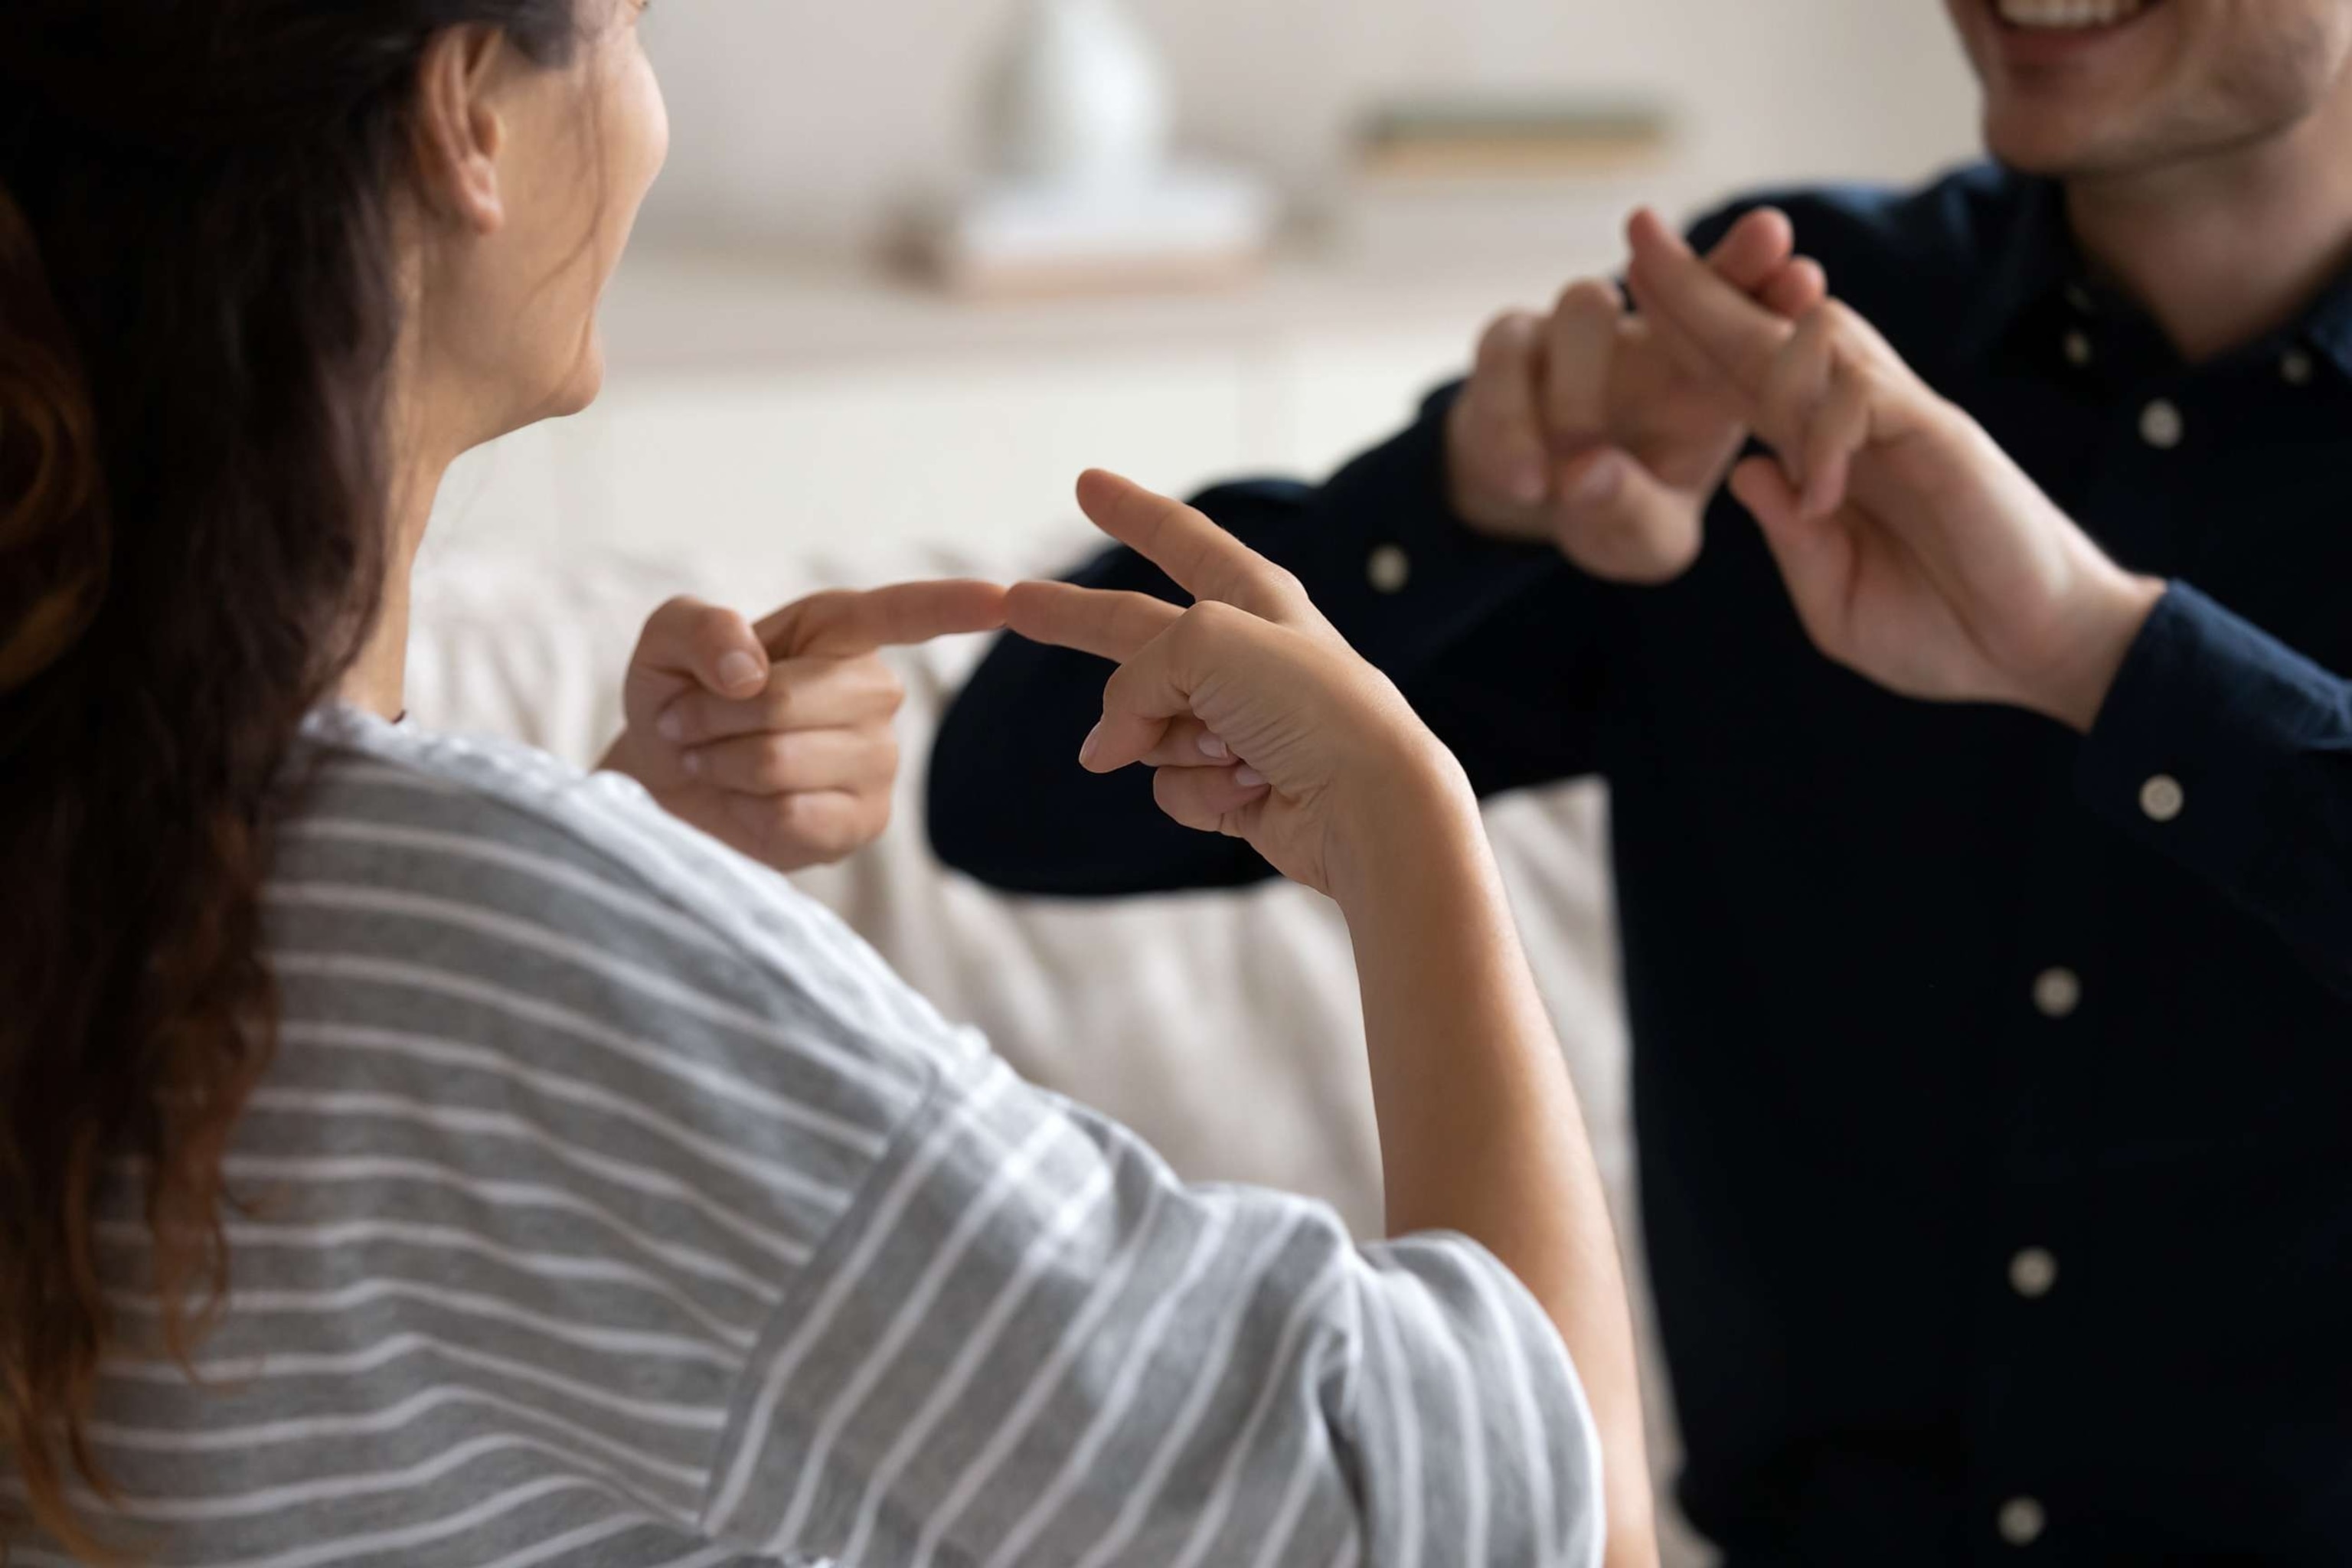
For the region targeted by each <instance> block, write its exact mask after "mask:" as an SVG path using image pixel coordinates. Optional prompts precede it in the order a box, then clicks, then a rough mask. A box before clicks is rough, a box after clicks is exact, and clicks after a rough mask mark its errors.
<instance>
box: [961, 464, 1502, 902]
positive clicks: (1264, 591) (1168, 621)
mask: <svg viewBox="0 0 2352 1568" xmlns="http://www.w3.org/2000/svg"><path fill="white" fill-rule="evenodd" d="M1078 504H1079V506H1080V507H1082V508H1083V509H1084V510H1085V511H1086V514H1087V517H1089V518H1091V519H1092V520H1093V521H1094V522H1095V524H1096V526H1097V527H1098V528H1100V529H1101V530H1102V531H1104V532H1105V533H1108V534H1109V535H1110V536H1111V537H1112V538H1113V539H1116V540H1118V541H1119V542H1121V543H1123V544H1126V545H1128V546H1129V547H1130V548H1131V549H1133V550H1134V551H1135V552H1137V553H1138V554H1140V555H1142V556H1143V557H1144V558H1145V559H1147V560H1149V561H1150V562H1151V563H1153V564H1154V565H1157V566H1158V567H1159V568H1160V570H1161V571H1163V572H1165V573H1167V574H1168V575H1169V576H1170V577H1171V578H1173V579H1174V580H1175V582H1176V584H1177V585H1178V586H1179V587H1181V588H1182V589H1183V590H1184V591H1185V592H1187V593H1189V594H1191V595H1192V596H1193V599H1194V601H1195V602H1194V604H1193V605H1192V607H1191V608H1190V609H1181V608H1179V607H1177V606H1176V605H1171V604H1168V603H1166V602H1164V601H1162V600H1160V599H1155V598H1152V597H1150V596H1149V595H1143V594H1125V593H1110V592H1106V591H1102V590H1098V589H1090V588H1079V587H1076V586H1073V585H1071V584H1066V583H1024V584H1019V585H1017V586H1016V587H1014V588H1013V591H1012V594H1011V595H1010V598H1009V600H1008V603H1007V606H1006V608H1007V616H1006V624H1007V625H1008V626H1011V628H1012V629H1013V631H1015V632H1018V633H1020V634H1021V635H1022V636H1023V637H1028V638H1030V639H1032V640H1033V641H1036V642H1042V643H1048V644H1052V645H1054V646H1055V647H1068V648H1076V649H1078V650H1080V651H1081V652H1085V653H1091V654H1095V655H1097V656H1098V657H1100V658H1108V659H1110V660H1112V661H1113V662H1115V663H1117V664H1118V666H1119V668H1118V671H1117V673H1115V674H1114V675H1112V677H1111V678H1110V682H1109V684H1108V686H1107V687H1106V688H1105V689H1104V692H1103V717H1102V722H1101V723H1100V724H1099V725H1098V726H1097V728H1096V730H1095V731H1094V732H1093V733H1092V734H1091V735H1089V736H1088V737H1087V741H1086V743H1085V746H1084V748H1083V750H1082V751H1081V752H1080V756H1079V761H1080V762H1081V763H1083V764H1084V765H1085V766H1086V767H1087V769H1088V770H1089V771H1091V772H1094V773H1113V772H1116V771H1117V770H1118V769H1120V768H1124V767H1129V766H1132V765H1134V764H1136V763H1142V764H1143V765H1145V766H1147V767H1150V768H1152V769H1153V770H1155V776H1154V781H1153V790H1152V792H1153V795H1154V798H1155V799H1157V800H1158V802H1159V804H1160V809H1161V810H1162V811H1165V812H1166V813H1167V814H1168V815H1169V816H1171V817H1173V818H1174V819H1175V820H1176V821H1178V822H1180V823H1182V824H1183V825H1184V826H1187V827H1192V828H1196V829H1199V830H1201V831H1202V832H1210V833H1223V834H1227V835H1230V836H1231V837H1236V838H1242V839H1245V840H1247V841H1248V842H1249V844H1250V846H1251V847H1253V848H1255V850H1257V852H1258V853H1259V854H1261V855H1263V856H1264V857H1265V858H1266V860H1267V861H1268V862H1269V863H1270V864H1271V865H1273V867H1274V868H1276V870H1278V871H1280V872H1281V873H1282V874H1283V875H1284V876H1286V877H1288V878H1289V879H1292V880H1293V881H1296V882H1302V883H1305V884H1306V885H1307V886H1308V887H1311V888H1315V889H1319V890H1320V891H1322V892H1325V893H1328V894H1330V895H1332V896H1333V897H1335V898H1337V899H1339V900H1340V901H1341V902H1342V903H1343V904H1345V903H1349V901H1350V900H1351V899H1353V898H1354V897H1355V896H1356V895H1357V894H1358V893H1359V892H1360V890H1361V888H1362V871H1363V868H1364V864H1365V857H1366V856H1367V855H1369V854H1370V853H1371V852H1373V851H1374V850H1375V849H1376V848H1377V847H1378V845H1379V844H1380V842H1381V840H1382V839H1383V838H1384V837H1387V836H1390V835H1393V834H1396V833H1400V832H1412V831H1413V830H1414V828H1415V826H1417V825H1418V824H1420V823H1422V822H1425V821H1426V820H1427V819H1428V816H1430V814H1433V813H1454V812H1462V811H1467V812H1470V813H1474V814H1475V809H1476V808H1475V801H1474V800H1473V797H1472V795H1471V793H1470V788H1469V784H1468V781H1467V780H1466V778H1465V776H1464V774H1463V773H1462V769H1461V767H1460V765H1459V764H1458V763H1455V762H1454V758H1453V755H1452V754H1451V753H1450V752H1447V751H1446V750H1445V748H1444V746H1443V745H1442V744H1440V743H1439V742H1438V741H1437V739H1436V737H1434V736H1433V735H1432V734H1431V733H1430V732H1429V731H1428V729H1427V727H1425V726H1424V725H1423V723H1422V722H1421V721H1420V720H1419V719H1418V718H1417V717H1415V716H1414V714H1413V711H1412V707H1411V706H1410V705H1409V704H1407V703H1406V701H1405V700H1404V698H1403V696H1402V694H1401V693H1400V692H1399V691H1398V690H1397V689H1396V687H1395V686H1394V685H1393V684H1392V683H1391V681H1390V680H1389V679H1388V678H1387V677H1386V676H1384V675H1382V674H1381V672H1380V671H1379V670H1377V669H1375V668H1372V667H1371V666H1370V665H1369V664H1367V663H1365V662H1364V660H1363V659H1362V658H1360V657H1359V656H1358V655H1357V653H1356V651H1355V650H1354V649H1353V648H1351V647H1349V646H1348V643H1347V639H1345V638H1344V637H1340V635H1339V633H1338V632H1337V631H1336V630H1334V629H1333V628H1332V626H1331V624H1330V623H1329V622H1328V621H1327V620H1325V619H1324V618H1323V616H1322V614H1321V612H1319V611H1318V610H1317V609H1316V607H1315V605H1314V604H1313V603H1312V602H1311V601H1310V600H1309V599H1308V598H1307V593H1306V590H1305V589H1303V588H1302V587H1300V586H1299V584H1298V580H1297V578H1296V577H1293V576H1292V575H1291V574H1289V573H1288V572H1286V571H1285V570H1284V569H1283V568H1281V567H1279V566H1276V565H1275V564H1274V563H1272V562H1270V561H1267V560H1266V559H1265V558H1264V557H1263V556H1261V555H1259V554H1257V553H1256V552H1254V551H1252V550H1251V549H1249V548H1248V547H1247V546H1246V545H1244V544H1243V543H1242V542H1240V541H1239V540H1237V539H1235V538H1234V537H1233V535H1231V534H1229V533H1227V532H1225V531H1224V530H1223V529H1221V528H1219V527H1218V526H1217V525H1216V524H1215V523H1214V522H1213V521H1210V520H1209V519H1208V518H1207V517H1204V516H1203V515H1202V514H1201V513H1200V512H1198V511H1195V510H1192V508H1191V507H1188V506H1185V505H1183V504H1181V502H1178V501H1174V500H1169V499H1168V498H1167V497H1165V496H1159V495H1154V494H1152V493H1151V492H1150V491H1149V490H1146V489H1142V488H1140V487H1139V486H1137V485H1135V484H1132V483H1130V482H1129V481H1128V480H1126V479H1119V478H1118V477H1117V476H1115V475H1111V474H1107V473H1102V472H1099V471H1097V472H1092V473H1088V474H1087V475H1086V476H1085V477H1084V478H1082V479H1080V480H1079V481H1078Z"/></svg>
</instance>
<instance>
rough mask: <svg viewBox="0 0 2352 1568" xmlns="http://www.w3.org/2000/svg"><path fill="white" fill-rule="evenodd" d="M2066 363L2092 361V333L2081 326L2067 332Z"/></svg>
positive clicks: (2079, 363) (2073, 363)
mask: <svg viewBox="0 0 2352 1568" xmlns="http://www.w3.org/2000/svg"><path fill="white" fill-rule="evenodd" d="M2065 348H2066V363H2068V364H2072V365H2085V364H2088V363H2091V334H2090V333H2088V332H2086V331H2083V330H2082V329H2081V328H2080V327H2077V328H2075V329H2074V331H2071V332H2068V333H2067V334H2066V343H2065Z"/></svg>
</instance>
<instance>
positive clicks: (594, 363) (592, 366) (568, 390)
mask: <svg viewBox="0 0 2352 1568" xmlns="http://www.w3.org/2000/svg"><path fill="white" fill-rule="evenodd" d="M603 393H604V340H603V339H602V338H600V337H598V336H597V335H595V334H594V333H593V332H591V333H590V335H589V338H588V342H586V343H585V344H584V345H583V347H582V349H581V351H580V357H579V359H578V360H577V361H575V362H574V363H573V364H572V368H571V370H570V371H568V372H567V373H565V374H564V376H563V379H562V381H561V382H560V383H559V384H557V386H556V388H555V390H554V392H553V393H552V394H551V395H549V396H548V398H547V399H546V401H545V402H543V403H541V405H540V407H539V412H538V413H537V414H536V415H534V416H532V419H533V422H534V423H536V422H537V421H539V420H541V419H569V418H571V417H572V416H573V415H575V414H582V413H585V412H586V411H587V410H588V409H589V408H590V407H591V406H592V405H593V404H594V403H595V401H596V399H597V398H598V397H599V396H601V395H603Z"/></svg>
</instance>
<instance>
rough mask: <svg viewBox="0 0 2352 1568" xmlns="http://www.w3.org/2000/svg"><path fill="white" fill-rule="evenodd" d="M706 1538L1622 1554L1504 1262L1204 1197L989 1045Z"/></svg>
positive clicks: (1181, 1556) (1061, 1558)
mask: <svg viewBox="0 0 2352 1568" xmlns="http://www.w3.org/2000/svg"><path fill="white" fill-rule="evenodd" d="M702 1522H703V1525H704V1528H706V1529H707V1530H709V1531H710V1532H711V1533H712V1534H714V1535H715V1536H718V1537H719V1538H720V1539H724V1540H727V1541H730V1542H734V1543H736V1544H738V1545H740V1546H743V1547H746V1548H749V1549H751V1550H754V1551H759V1552H768V1553H773V1554H777V1555H784V1556H808V1557H836V1558H839V1559H840V1560H842V1561H844V1562H867V1563H872V1562H889V1563H908V1564H911V1565H914V1568H928V1565H930V1564H957V1565H965V1564H971V1565H975V1568H980V1565H984V1568H1012V1565H1013V1564H1030V1563H1066V1564H1087V1565H1090V1568H1093V1565H1101V1564H1108V1563H1127V1562H1151V1563H1169V1564H1172V1565H1175V1568H1188V1565H1191V1564H1202V1563H1216V1564H1242V1565H1250V1564H1260V1565H1264V1564H1276V1563H1307V1564H1312V1565H1314V1568H1324V1565H1326V1564H1331V1563H1374V1564H1382V1565H1386V1564H1400V1565H1408V1568H1409V1565H1414V1564H1427V1565H1429V1568H1456V1565H1461V1564H1477V1563H1512V1564H1525V1563H1577V1564H1591V1563H1598V1562H1599V1561H1600V1558H1601V1539H1602V1534H1603V1531H1602V1521H1601V1487H1600V1474H1599V1443H1598V1438H1597V1436H1596V1435H1595V1432H1594V1429H1593V1426H1592V1421H1591V1414H1590V1412H1589V1410H1588V1408H1587V1406H1586V1404H1585V1401H1584V1398H1583V1394H1582V1392H1581V1389H1580V1385H1579V1384H1578V1381H1577V1378H1576V1375H1575V1373H1574V1371H1573V1369H1572V1368H1571V1366H1570V1363H1569V1360H1568V1356H1567V1353H1566V1352H1565V1350H1564V1349H1563V1347H1562V1345H1561V1342H1560V1341H1559V1336H1558V1334H1557V1332H1556V1331H1554V1329H1553V1328H1552V1326H1551V1324H1550V1323H1549V1321H1548V1320H1547V1319H1546V1318H1545V1317H1544V1316H1543V1314H1542V1313H1541V1311H1540V1310H1538V1307H1537V1305H1536V1303H1535V1301H1534V1300H1533V1298H1532V1297H1530V1296H1529V1295H1528V1292H1527V1291H1526V1290H1525V1289H1523V1288H1522V1287H1521V1286H1520V1285H1519V1284H1518V1282H1517V1279H1514V1278H1513V1277H1512V1276H1511V1275H1510V1274H1509V1273H1508V1272H1507V1270H1505V1269H1504V1268H1503V1267H1502V1266H1501V1265H1500V1264H1499V1263H1498V1262H1496V1260H1495V1259H1494V1258H1493V1257H1492V1256H1491V1255H1489V1254H1488V1253H1486V1251H1484V1250H1483V1249H1482V1248H1480V1247H1476V1246H1475V1245H1474V1244H1473V1243H1471V1242H1469V1241H1467V1240H1465V1239H1464V1238H1461V1237H1439V1236H1431V1237H1415V1238H1411V1239H1407V1240H1403V1241H1399V1242H1394V1243H1389V1244H1382V1245H1375V1246H1371V1247H1356V1246H1355V1245H1353V1244H1352V1242H1351V1241H1350V1238H1349V1236H1348V1234H1347V1232H1346V1230H1345V1229H1344V1227H1343V1226H1342V1225H1341V1223H1340V1221H1339V1218H1338V1216H1337V1215H1335V1214H1333V1213H1332V1212H1330V1211H1329V1210H1328V1209H1327V1208H1326V1207H1324V1206H1322V1205H1316V1204H1312V1203H1308V1202H1307V1201H1305V1200H1303V1199H1297V1198H1292V1197H1287V1196H1284V1195H1281V1194H1273V1193H1265V1192H1257V1191H1251V1190H1245V1189H1240V1188H1228V1187H1205V1188H1204V1187H1192V1186H1187V1185H1185V1184H1182V1183H1181V1182H1180V1181H1178V1180H1177V1179H1176V1177H1175V1176H1174V1175H1173V1173H1171V1171H1170V1170H1169V1169H1168V1168H1167V1167H1166V1165H1165V1164H1163V1163H1161V1162H1160V1160H1159V1159H1158V1157H1157V1156H1156V1155H1154V1154H1153V1153H1152V1152H1151V1151H1150V1149H1149V1148H1148V1147H1146V1146H1145V1145H1144V1144H1143V1143H1142V1142H1140V1141H1139V1140H1138V1139H1137V1138H1136V1137H1135V1136H1134V1135H1133V1134H1132V1133H1130V1132H1129V1131H1126V1130H1125V1129H1123V1128H1121V1127H1119V1126H1118V1125H1116V1124H1114V1123H1112V1122H1109V1121H1106V1120H1104V1119H1103V1118H1101V1117H1098V1116H1096V1115H1094V1114H1092V1113H1090V1112H1088V1111H1086V1110H1083V1109H1081V1108H1078V1107H1076V1106H1073V1105H1071V1104H1069V1103H1068V1102H1066V1101H1064V1100H1060V1099H1058V1098H1057V1097H1055V1096H1052V1095H1049V1094H1045V1093H1042V1092H1041V1091H1038V1090H1036V1089H1032V1088H1030V1087H1029V1086H1027V1085H1025V1084H1024V1083H1022V1082H1020V1081H1019V1080H1018V1079H1015V1078H1014V1077H1013V1074H1012V1072H1011V1070H1010V1069H1009V1068H1006V1067H1005V1066H1004V1065H1003V1063H1002V1062H1001V1061H998V1060H996V1059H994V1058H975V1059H974V1060H973V1061H972V1063H971V1066H970V1067H969V1068H965V1069H961V1070H958V1071H953V1072H950V1073H946V1074H943V1075H942V1078H941V1079H940V1083H939V1085H938V1087H937V1088H936V1089H934V1091H933V1092H932V1094H931V1095H930V1097H929V1100H927V1101H926V1103H925V1104H924V1106H923V1107H922V1109H921V1110H919V1112H917V1113H916V1114H915V1115H914V1116H913V1117H912V1118H911V1119H910V1120H909V1121H908V1123H907V1124H906V1125H905V1127H904V1129H903V1131H901V1132H900V1134H899V1135H898V1137H897V1138H896V1139H895V1140H894V1142H893V1144H892V1147H891V1148H890V1150H889V1151H888V1152H887V1153H886V1154H885V1156H884V1158H883V1160H882V1162H881V1163H880V1164H879V1166H878V1167H877V1169H876V1171H875V1172H874V1173H872V1175H871V1178H870V1180H869V1181H868V1183H867V1184H866V1186H865V1188H864V1190H863V1191H862V1192H861V1193H860V1194H859V1195H858V1196H857V1198H856V1200H855V1201H854V1203H853V1204H852V1205H851V1207H850V1209H849V1211H848V1212H847V1214H846V1215H845V1218H844V1219H843V1221H842V1222H841V1223H840V1224H839V1225H838V1226H837V1227H836V1228H835V1231H834V1232H833V1234H832V1235H831V1237H829V1238H828V1240H827V1241H826V1242H825V1243H824V1245H823V1247H821V1248H820V1249H819V1251H818V1253H817V1255H816V1256H815V1257H814V1258H813V1259H812V1260H811V1262H810V1263H809V1265H808V1266H807V1268H805V1269H804V1270H803V1272H802V1274H801V1276H800V1278H799V1279H798V1281H797V1282H796V1284H795V1286H794V1289H793V1293H792V1294H791V1296H789V1297H788V1298H787V1299H786V1300H785V1301H784V1302H783V1304H782V1307H781V1308H780V1310H778V1311H777V1312H776V1313H775V1315H774V1317H773V1318H772V1321H771V1322H770V1324H769V1325H768V1327H767V1329H766V1331H765V1332H764V1333H763V1335H762V1337H761V1342H760V1343H759V1345H758V1347H757V1348H756V1350H755V1352H754V1353H753V1356H752V1359H751V1371H750V1373H749V1375H748V1376H747V1377H746V1379H745V1382H744V1385H743V1387H742V1388H741V1390H740V1394H739V1395H738V1397H737V1399H736V1401H735V1404H734V1407H733V1409H732V1410H731V1412H730V1418H729V1425H728V1428H727V1434H726V1436H725V1438H724V1441H723V1444H722V1447H721V1449H720V1454H719V1462H718V1466H717V1468H716V1470H715V1472H714V1477H713V1479H712V1482H711V1488H710V1492H709V1497H708V1500H707V1505H706V1510H705V1514H704V1519H703V1521H702Z"/></svg>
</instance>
